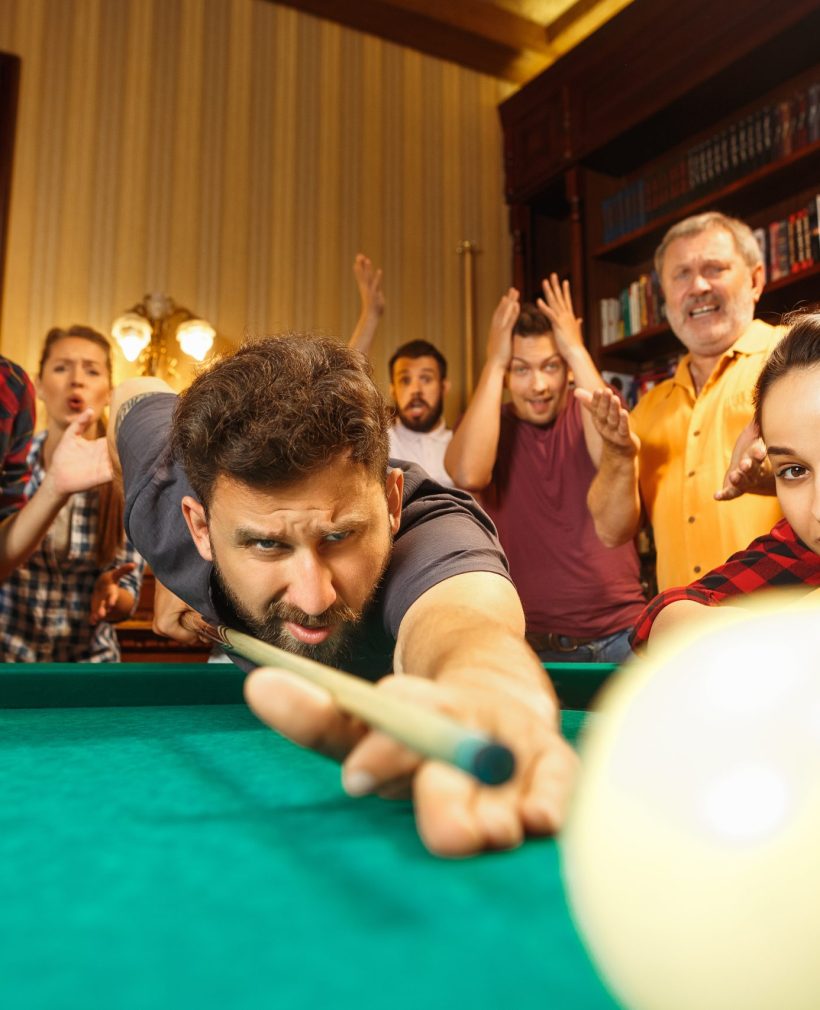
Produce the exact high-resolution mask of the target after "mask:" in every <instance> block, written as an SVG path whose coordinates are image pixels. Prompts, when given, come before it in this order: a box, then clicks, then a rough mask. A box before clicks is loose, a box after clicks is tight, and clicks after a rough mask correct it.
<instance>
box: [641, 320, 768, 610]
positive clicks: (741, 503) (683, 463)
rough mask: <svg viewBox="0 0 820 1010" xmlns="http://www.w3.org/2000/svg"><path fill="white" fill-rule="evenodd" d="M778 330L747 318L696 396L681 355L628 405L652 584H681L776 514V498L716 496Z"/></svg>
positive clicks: (764, 529)
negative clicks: (649, 532) (652, 552)
mask: <svg viewBox="0 0 820 1010" xmlns="http://www.w3.org/2000/svg"><path fill="white" fill-rule="evenodd" d="M782 336H783V331H782V330H781V329H779V328H777V327H774V326H769V324H768V323H764V322H762V321H761V320H759V319H756V320H754V321H753V322H752V323H751V325H750V326H749V327H748V329H747V330H746V331H745V332H744V334H743V335H742V336H741V337H740V339H739V340H737V341H736V342H735V343H734V344H733V345H732V346H731V347H730V348H729V350H728V351H726V352H725V353H724V354H723V356H722V358H721V359H720V361H719V362H718V364H717V365H716V366H715V369H714V371H713V372H712V374H711V375H710V376H709V379H708V381H707V382H706V384H705V385H704V387H703V389H702V390H701V391H700V394H699V395H697V396H696V395H695V387H694V383H693V381H692V375H691V372H690V371H689V361H690V360H691V355H689V354H687V355H685V356H684V357H683V358H682V359H681V362H680V364H679V365H678V368H677V371H676V372H675V374H674V375H673V376H672V378H671V379H667V380H666V381H665V382H662V383H660V385H658V386H656V387H655V388H654V389H650V390H649V391H648V392H647V393H646V394H645V395H644V396H643V397H642V398H641V400H640V401H639V403H638V404H637V406H636V407H635V409H634V410H633V411H632V415H631V423H632V427H633V430H634V431H635V432H637V434H638V436H639V437H640V440H641V451H640V455H639V466H640V476H639V482H640V488H641V497H642V498H643V503H644V507H645V509H646V514H647V516H648V518H649V521H650V522H651V524H652V529H653V531H654V534H655V546H656V548H657V552H658V587H659V589H661V590H663V589H668V588H670V587H671V586H684V585H688V583H690V582H693V581H694V580H695V579H697V578H698V577H699V576H702V575H705V574H706V572H708V571H710V570H711V569H712V568H716V567H717V566H718V565H720V564H723V562H724V561H725V560H726V559H727V558H728V557H729V556H730V555H731V554H733V553H734V552H735V551H739V550H741V549H742V548H744V547H746V546H747V545H748V544H749V543H750V542H751V541H752V540H754V538H755V537H758V536H760V535H761V534H763V533H768V532H769V530H770V529H771V528H772V526H774V524H775V523H776V522H777V521H778V519H780V518H782V513H781V511H780V507H779V505H778V503H777V499H776V498H774V497H768V496H764V495H752V494H746V495H742V496H741V497H740V498H737V499H735V500H734V501H729V502H718V501H715V500H714V498H713V495H714V493H715V491H717V490H718V489H719V488H721V487H722V486H723V478H724V475H725V473H726V470H727V469H728V466H729V460H730V458H731V455H732V449H733V448H734V445H735V442H736V441H737V438H738V436H739V435H740V432H741V431H742V430H743V428H744V426H745V425H746V424H747V423H748V422H749V421H750V420H751V417H752V413H753V405H752V394H753V392H754V386H755V382H756V381H757V377H758V374H759V373H760V370H761V368H762V367H763V364H764V363H765V361H766V358H767V357H768V356H769V352H770V351H771V349H772V348H773V347H774V346H775V344H776V343H777V342H778V340H779V339H780V338H781V337H782Z"/></svg>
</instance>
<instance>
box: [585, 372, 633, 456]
mask: <svg viewBox="0 0 820 1010" xmlns="http://www.w3.org/2000/svg"><path fill="white" fill-rule="evenodd" d="M575 396H576V398H577V399H578V400H579V401H580V403H581V406H582V407H584V408H585V409H586V410H588V411H589V413H590V415H591V416H592V422H593V424H594V425H595V430H596V431H597V432H598V434H599V435H600V436H601V438H602V439H603V443H604V448H605V449H606V450H608V451H609V452H612V453H616V454H618V455H620V456H629V457H634V456H636V455H637V454H638V451H639V449H640V447H641V441H640V439H639V438H638V436H637V435H636V434H635V432H634V431H632V428H631V427H630V424H629V411H628V410H627V409H626V407H624V405H623V403H622V402H621V400H620V399H619V397H618V396H617V394H615V393H614V392H613V391H612V390H611V389H608V388H605V389H596V390H595V392H594V393H590V392H588V391H587V390H586V389H576V390H575Z"/></svg>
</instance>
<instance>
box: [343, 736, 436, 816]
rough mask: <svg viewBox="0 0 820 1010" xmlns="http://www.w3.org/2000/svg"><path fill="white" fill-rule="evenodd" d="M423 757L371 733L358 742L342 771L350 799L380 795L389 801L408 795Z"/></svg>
mask: <svg viewBox="0 0 820 1010" xmlns="http://www.w3.org/2000/svg"><path fill="white" fill-rule="evenodd" d="M421 761H422V758H421V757H420V756H419V755H418V754H416V753H415V751H412V750H410V749H409V748H407V747H404V746H403V745H402V744H400V743H398V742H397V741H396V740H393V739H392V738H391V737H389V736H387V735H385V734H384V733H379V732H378V731H376V730H371V731H370V732H368V733H365V735H364V736H363V737H362V738H361V739H360V740H359V741H358V743H357V744H356V746H355V747H354V748H353V750H352V751H351V752H350V754H349V755H348V756H347V759H346V760H345V763H344V767H343V769H342V785H343V786H344V789H345V792H347V793H348V795H350V796H365V795H368V794H369V793H376V794H377V795H379V796H382V797H383V798H385V799H392V798H394V797H396V796H406V795H407V794H408V792H409V788H410V782H411V780H412V777H413V775H414V773H415V772H416V770H417V769H418V767H419V765H420V764H421Z"/></svg>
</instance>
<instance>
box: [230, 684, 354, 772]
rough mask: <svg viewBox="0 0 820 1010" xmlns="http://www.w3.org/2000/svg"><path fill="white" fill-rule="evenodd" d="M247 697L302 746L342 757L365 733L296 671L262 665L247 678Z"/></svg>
mask: <svg viewBox="0 0 820 1010" xmlns="http://www.w3.org/2000/svg"><path fill="white" fill-rule="evenodd" d="M244 690H245V700H246V701H247V703H248V705H249V706H250V707H251V709H252V710H253V711H254V712H255V713H256V715H258V716H259V718H260V719H261V720H262V721H263V722H266V723H267V724H268V725H269V726H272V727H273V728H274V729H276V730H278V731H279V732H280V733H281V734H282V735H283V736H286V737H288V739H289V740H292V741H293V742H294V743H297V744H300V745H301V746H302V747H310V748H313V749H314V750H318V751H320V752H321V753H322V754H327V755H328V756H329V757H333V758H336V759H337V760H341V758H342V757H344V755H345V754H347V753H348V751H349V750H350V748H351V747H352V746H353V745H354V744H355V743H356V741H357V740H358V739H359V738H360V737H361V736H362V734H363V733H364V732H365V727H364V726H363V724H362V723H360V722H359V721H358V720H356V719H353V718H351V717H350V716H347V715H345V714H344V713H343V712H341V711H340V710H339V708H338V707H337V706H336V704H335V702H334V701H333V699H332V697H331V696H330V695H329V694H328V693H327V692H326V691H324V690H323V689H322V688H320V687H317V686H316V685H315V684H311V683H309V682H308V681H305V680H302V679H300V678H299V677H297V676H295V675H294V674H290V673H287V672H286V671H284V670H278V669H273V668H271V667H260V668H259V669H257V670H254V671H253V673H251V674H249V675H248V677H247V679H246V680H245V689H244Z"/></svg>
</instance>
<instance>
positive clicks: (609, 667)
mask: <svg viewBox="0 0 820 1010" xmlns="http://www.w3.org/2000/svg"><path fill="white" fill-rule="evenodd" d="M544 668H545V669H546V670H547V672H548V673H549V675H550V680H552V683H553V685H554V687H555V691H556V693H557V695H558V697H559V699H560V701H561V705H562V707H563V708H569V709H586V708H589V707H590V705H591V704H592V701H593V699H594V698H595V695H596V694H597V693H598V691H599V690H600V688H601V687H602V686H603V685H604V684H605V683H606V682H607V680H609V678H610V677H611V676H612V674H613V673H614V672H615V671H616V670H617V669H618V667H617V666H616V665H615V664H613V663H544Z"/></svg>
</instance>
